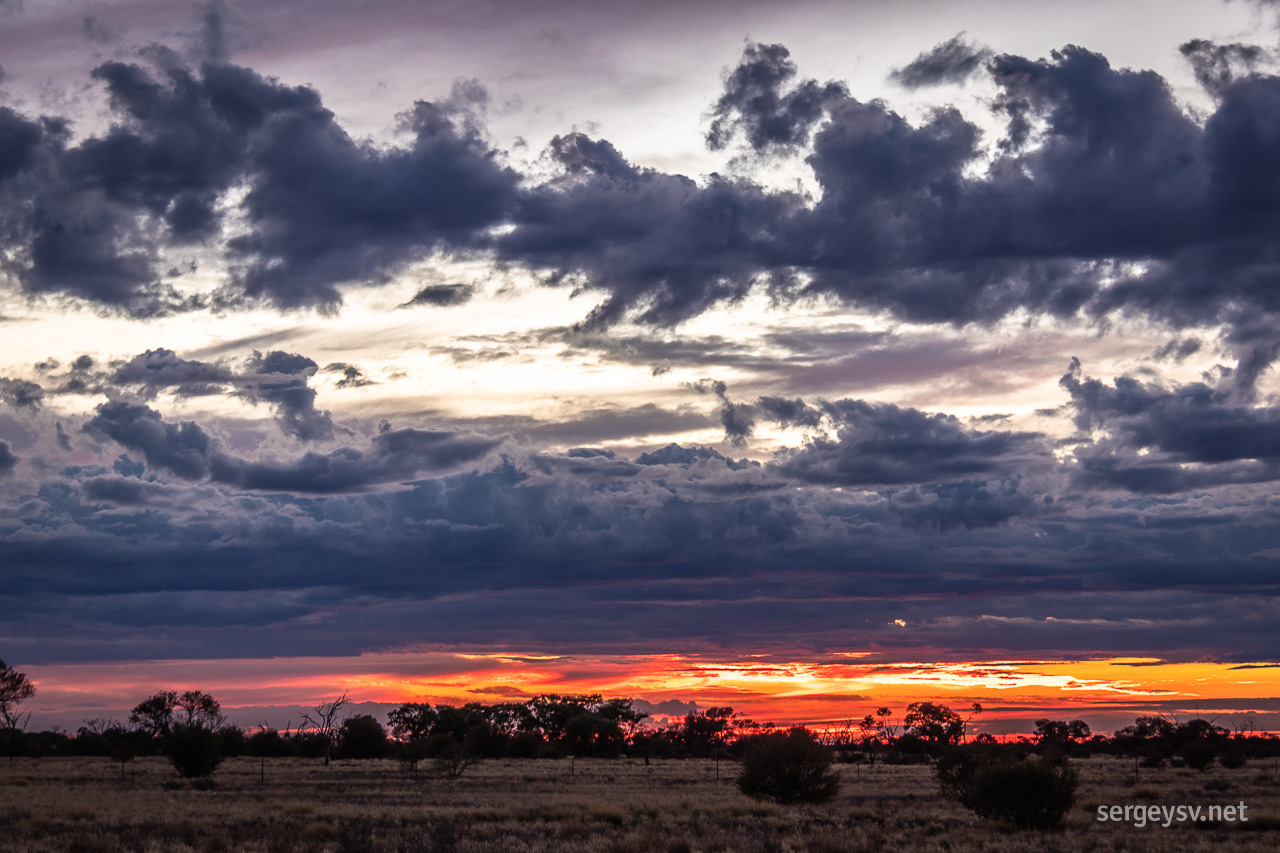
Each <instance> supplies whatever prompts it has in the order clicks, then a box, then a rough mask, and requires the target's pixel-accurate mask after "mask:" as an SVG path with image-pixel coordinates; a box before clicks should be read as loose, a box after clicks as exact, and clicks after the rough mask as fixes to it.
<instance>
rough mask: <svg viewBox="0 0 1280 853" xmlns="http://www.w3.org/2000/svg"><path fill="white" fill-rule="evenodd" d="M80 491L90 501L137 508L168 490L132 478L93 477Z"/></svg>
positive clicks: (84, 483)
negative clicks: (136, 506)
mask: <svg viewBox="0 0 1280 853" xmlns="http://www.w3.org/2000/svg"><path fill="white" fill-rule="evenodd" d="M80 491H81V492H82V493H83V494H84V496H85V497H86V498H88V499H89V500H90V501H105V502H107V503H113V504H121V505H125V506H135V505H140V504H145V503H148V502H149V501H151V500H153V499H155V498H159V497H162V496H163V495H164V494H165V492H166V490H165V488H164V487H163V486H159V485H157V484H155V483H145V482H143V481H141V480H138V479H136V478H132V477H91V478H90V479H87V480H85V481H84V482H83V483H81V484H80Z"/></svg>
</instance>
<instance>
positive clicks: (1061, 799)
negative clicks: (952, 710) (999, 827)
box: [935, 747, 1079, 829]
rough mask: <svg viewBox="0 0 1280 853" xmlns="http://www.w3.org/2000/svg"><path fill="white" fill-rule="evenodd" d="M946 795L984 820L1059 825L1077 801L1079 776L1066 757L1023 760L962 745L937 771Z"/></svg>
mask: <svg viewBox="0 0 1280 853" xmlns="http://www.w3.org/2000/svg"><path fill="white" fill-rule="evenodd" d="M935 775H936V776H937V778H938V782H939V785H940V787H941V788H942V793H943V795H944V796H946V797H947V798H948V799H952V800H955V801H956V802H958V803H960V804H961V805H963V806H965V807H967V808H968V809H970V810H971V811H972V812H973V813H974V814H976V815H978V817H980V818H983V819H984V820H1000V821H1007V822H1008V823H1011V824H1013V825H1014V826H1016V827H1018V828H1019V829H1048V828H1050V827H1053V826H1057V825H1058V824H1059V823H1061V822H1062V819H1063V817H1065V816H1066V814H1067V811H1068V810H1070V808H1071V806H1072V804H1073V803H1074V802H1075V795H1076V787H1077V785H1079V778H1078V777H1077V776H1076V772H1075V771H1074V770H1073V769H1072V768H1071V765H1070V764H1068V763H1067V762H1066V760H1065V759H1056V760H1055V759H1052V758H1021V757H1019V756H1018V755H1017V754H1016V753H1013V752H1010V751H1008V750H999V749H996V748H991V747H979V748H975V747H962V748H960V749H956V750H952V751H951V752H949V753H947V754H945V755H944V756H943V757H942V758H941V759H940V760H939V761H938V765H937V767H936V768H935Z"/></svg>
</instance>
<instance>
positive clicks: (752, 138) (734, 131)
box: [707, 44, 849, 151]
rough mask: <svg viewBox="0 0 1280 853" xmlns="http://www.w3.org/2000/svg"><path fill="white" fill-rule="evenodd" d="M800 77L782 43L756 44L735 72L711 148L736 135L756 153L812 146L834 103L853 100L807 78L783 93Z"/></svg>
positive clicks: (716, 115) (715, 112)
mask: <svg viewBox="0 0 1280 853" xmlns="http://www.w3.org/2000/svg"><path fill="white" fill-rule="evenodd" d="M795 76H796V66H795V63H794V62H792V61H791V54H790V53H789V52H788V51H787V49H786V48H785V47H783V46H782V45H780V44H751V45H748V46H747V49H746V51H745V52H744V53H743V56H742V62H741V63H740V64H739V65H738V67H737V68H734V69H733V70H732V71H731V72H729V74H728V76H727V77H726V79H725V91H724V94H723V95H721V96H720V100H719V101H717V102H716V104H715V106H714V107H713V108H712V110H711V116H712V121H711V129H710V130H709V131H707V145H708V146H710V147H711V148H712V149H718V148H724V147H726V146H727V145H728V144H729V143H730V141H732V140H733V138H734V137H736V136H742V137H744V139H745V141H746V143H747V145H748V146H749V147H750V148H752V149H754V150H755V151H768V150H770V149H775V148H779V149H784V150H785V149H793V148H796V147H798V146H802V145H805V144H807V143H808V141H809V134H810V132H811V131H812V129H813V127H814V125H816V124H817V123H818V122H819V121H821V120H822V118H823V117H824V115H825V114H826V107H827V105H828V104H829V103H831V102H834V101H837V100H840V99H843V98H847V97H848V96H849V92H848V89H846V88H845V86H844V84H842V83H826V84H821V85H820V84H818V83H817V82H816V81H814V80H803V81H801V82H800V83H798V84H796V85H794V86H791V88H790V89H789V91H786V92H785V93H784V92H783V91H782V89H783V87H784V86H787V85H788V84H790V83H791V81H792V80H793V79H794V78H795Z"/></svg>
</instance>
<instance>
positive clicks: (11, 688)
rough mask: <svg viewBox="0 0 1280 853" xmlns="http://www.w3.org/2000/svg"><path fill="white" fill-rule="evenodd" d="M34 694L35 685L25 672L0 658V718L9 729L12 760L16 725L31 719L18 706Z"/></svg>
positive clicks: (16, 735) (16, 730) (16, 733)
mask: <svg viewBox="0 0 1280 853" xmlns="http://www.w3.org/2000/svg"><path fill="white" fill-rule="evenodd" d="M34 695H36V686H35V685H34V684H32V683H31V681H30V680H29V679H28V678H27V675H26V673H23V672H18V671H17V670H16V669H14V668H13V667H11V666H9V665H8V664H6V663H5V662H4V661H2V660H0V719H3V720H4V725H5V728H7V729H8V730H9V759H10V760H13V753H14V750H15V749H16V747H17V742H18V726H23V727H25V723H26V721H27V720H29V719H31V712H30V711H28V712H27V713H25V714H23V713H20V712H19V711H18V706H19V705H21V704H22V703H23V702H25V701H27V700H28V699H30V698H31V697H32V696H34Z"/></svg>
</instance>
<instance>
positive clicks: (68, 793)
mask: <svg viewBox="0 0 1280 853" xmlns="http://www.w3.org/2000/svg"><path fill="white" fill-rule="evenodd" d="M1075 765H1076V767H1077V769H1078V771H1079V773H1080V778H1081V784H1080V789H1079V792H1078V797H1077V803H1076V806H1075V807H1074V808H1073V809H1072V811H1071V813H1070V815H1069V816H1068V818H1067V820H1066V822H1065V825H1064V827H1063V828H1062V829H1060V830H1058V831H1053V832H1019V831H1016V830H1014V829H1012V828H1010V827H1004V826H1000V825H997V824H990V823H984V822H982V821H980V820H978V819H977V818H976V817H974V816H973V815H972V814H970V813H969V812H968V811H966V810H965V809H964V808H963V807H962V806H960V805H957V804H955V803H952V802H949V801H947V800H945V799H943V798H942V797H941V795H940V794H939V793H938V790H937V786H936V783H935V782H934V779H933V775H932V771H931V769H930V768H929V767H928V766H921V765H912V766H885V765H879V764H878V765H875V766H866V765H848V764H846V765H840V766H839V772H840V774H841V777H842V780H843V786H842V789H841V792H840V795H839V796H838V797H837V798H836V799H835V800H834V801H833V802H830V803H827V804H824V805H821V806H793V807H783V806H778V805H774V804H772V803H765V802H757V801H754V800H751V799H749V798H747V797H746V796H744V795H743V794H741V793H740V792H739V791H738V790H737V788H736V787H735V786H734V784H733V777H734V775H735V773H736V765H735V764H734V763H733V762H731V761H722V762H721V763H720V779H719V780H718V781H717V779H716V778H715V775H716V768H715V764H714V762H712V761H700V760H667V761H654V762H653V763H652V764H651V765H650V766H648V767H646V766H645V764H644V762H643V761H641V760H638V759H621V760H594V761H589V760H583V759H577V760H572V759H564V760H558V761H533V760H527V761H519V760H495V761H489V762H485V763H483V764H479V765H477V766H475V767H471V768H469V769H468V770H467V771H466V773H465V774H464V775H463V776H462V777H461V778H457V779H450V778H447V777H445V776H442V775H440V774H439V773H436V772H435V771H434V770H433V769H431V768H430V767H427V766H424V767H423V768H421V769H420V770H419V771H418V772H417V773H408V772H406V771H405V770H403V769H402V768H401V766H400V765H398V764H397V763H395V762H393V761H342V762H334V763H333V764H332V765H330V766H329V767H324V766H323V764H322V763H321V762H320V761H317V760H310V759H292V758H290V759H274V760H273V759H267V760H266V762H265V764H263V763H262V762H260V760H259V759H253V758H237V759H228V760H227V761H226V762H224V764H223V765H222V766H221V767H220V768H219V769H218V771H217V772H216V773H215V774H214V775H213V777H212V785H209V784H208V783H205V784H203V785H201V784H200V783H192V782H186V781H182V780H180V779H179V778H178V777H177V775H176V774H175V773H174V772H173V770H172V768H171V767H170V765H169V763H168V762H167V761H166V760H165V759H162V758H140V759H137V760H135V761H132V762H130V763H128V764H127V765H125V767H124V775H123V778H122V777H121V765H120V764H119V763H117V762H114V761H112V760H110V759H105V758H43V759H24V758H18V759H14V760H11V761H10V760H0V822H2V828H3V831H2V832H0V851H4V853H44V851H50V852H51V851H69V853H115V851H131V853H132V851H138V853H160V851H198V852H199V853H217V851H249V853H357V851H361V852H362V853H410V852H411V851H412V852H413V853H444V851H456V853H475V851H512V853H524V851H528V852H529V853H533V851H539V853H541V851H548V853H549V852H550V851H565V853H649V851H658V853H668V851H669V853H694V852H695V851H705V853H712V851H726V853H727V851H746V853H782V852H783V851H792V852H793V853H853V851H872V850H906V851H922V853H924V852H925V851H928V853H932V851H940V853H941V851H961V850H975V851H976V850H983V851H991V853H1004V852H1005V851H1007V853H1014V851H1028V853H1031V851H1035V853H1054V852H1055V851H1057V853H1071V851H1084V850H1110V851H1144V850H1150V851H1163V850H1172V849H1177V850H1180V851H1211V850H1241V851H1272V850H1276V849H1280V775H1278V774H1277V772H1276V767H1275V764H1274V762H1273V761H1271V760H1267V761H1265V762H1253V763H1250V764H1249V765H1247V766H1245V767H1242V768H1237V769H1234V770H1227V769H1225V768H1222V767H1218V766H1214V767H1212V768H1210V769H1209V770H1208V771H1206V772H1204V773H1196V772H1194V771H1191V770H1187V769H1176V768H1171V767H1161V768H1154V769H1151V768H1140V769H1138V771H1137V776H1136V780H1135V776H1134V773H1135V771H1134V763H1133V761H1132V760H1124V759H1116V758H1108V757H1094V758H1089V759H1085V760H1079V761H1076V762H1075ZM1241 802H1243V803H1245V804H1246V806H1247V807H1248V808H1247V811H1246V812H1245V815H1246V816H1247V817H1248V820H1247V821H1245V822H1222V821H1218V822H1214V821H1207V820H1205V821H1200V822H1196V823H1177V822H1175V823H1172V824H1171V825H1170V826H1168V827H1164V826H1158V825H1151V824H1148V825H1146V826H1144V827H1141V828H1139V827H1136V826H1132V825H1128V824H1124V823H1119V824H1117V823H1113V822H1106V823H1100V822H1098V821H1097V807H1098V806H1099V805H1107V806H1111V805H1121V806H1124V805H1160V806H1177V805H1189V806H1196V805H1200V806H1206V807H1207V806H1209V805H1213V804H1221V805H1238V804H1239V803H1241Z"/></svg>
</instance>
